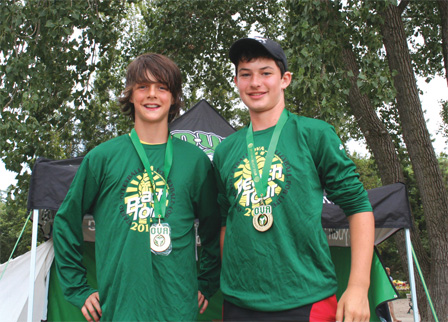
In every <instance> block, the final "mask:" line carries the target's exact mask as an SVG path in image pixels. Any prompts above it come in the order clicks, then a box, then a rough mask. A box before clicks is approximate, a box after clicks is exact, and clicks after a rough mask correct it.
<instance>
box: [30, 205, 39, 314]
mask: <svg viewBox="0 0 448 322" xmlns="http://www.w3.org/2000/svg"><path fill="white" fill-rule="evenodd" d="M38 224H39V210H38V209H34V210H33V234H32V237H31V260H30V280H29V292H28V317H27V321H28V322H32V321H33V307H34V279H35V276H36V248H37V225H38Z"/></svg>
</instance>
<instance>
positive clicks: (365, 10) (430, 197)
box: [287, 1, 447, 320]
mask: <svg viewBox="0 0 448 322" xmlns="http://www.w3.org/2000/svg"><path fill="white" fill-rule="evenodd" d="M290 4H291V5H290V7H289V9H290V21H291V26H290V29H289V31H290V33H289V34H288V37H287V39H288V40H289V42H290V48H291V50H292V51H293V52H294V54H293V55H292V56H293V57H295V59H296V64H297V65H299V66H301V68H302V70H301V71H299V80H298V82H299V83H298V84H296V86H295V88H296V89H301V90H302V91H303V92H301V93H300V94H301V95H298V94H297V92H296V93H293V95H295V96H297V97H299V98H298V100H300V101H301V104H302V105H305V106H307V105H308V106H309V105H312V104H313V102H319V103H320V102H322V103H325V105H326V106H328V107H331V104H333V105H334V106H337V104H340V105H346V106H350V110H351V111H347V109H342V110H343V111H344V112H345V113H347V116H345V117H346V118H348V117H349V114H350V112H351V113H352V115H353V116H354V117H355V119H356V121H357V124H358V125H359V128H360V130H361V131H362V133H363V135H364V137H365V138H366V141H367V143H368V145H369V148H370V149H371V151H372V153H373V155H374V156H375V160H376V161H377V164H378V168H379V171H380V176H381V179H382V182H383V184H387V183H392V182H395V181H403V180H404V179H405V176H404V173H403V166H405V165H406V164H407V160H408V158H409V160H410V161H411V162H412V166H413V171H414V173H415V177H416V183H417V185H418V187H419V193H420V197H421V200H422V204H423V209H424V211H425V218H426V224H427V226H428V225H431V224H430V223H431V222H432V223H433V224H434V223H435V222H439V224H440V223H444V224H443V225H439V227H438V228H436V227H434V226H433V227H432V228H429V226H428V234H429V236H430V238H429V241H430V249H431V253H430V256H431V262H430V261H429V257H428V254H427V253H426V252H425V249H424V247H423V246H422V245H421V243H420V238H419V237H418V236H419V232H418V230H415V231H414V233H413V243H414V247H415V249H416V252H417V254H418V257H419V258H420V261H421V264H422V268H423V272H424V273H425V276H426V278H427V279H429V280H430V283H429V284H430V288H431V289H432V290H431V291H432V294H433V298H436V301H437V302H438V303H437V304H436V309H437V311H438V312H439V314H440V313H441V317H442V319H443V317H446V314H447V311H446V307H447V306H446V301H447V297H446V295H443V294H441V292H442V290H444V289H446V286H447V285H445V284H444V282H440V280H444V281H446V280H447V279H446V270H445V269H443V268H442V266H443V263H444V261H443V259H442V255H441V254H442V253H445V254H446V248H447V241H446V231H445V230H446V224H445V223H446V217H445V216H444V213H445V212H446V210H447V208H445V207H446V202H445V199H446V198H447V194H446V189H445V187H444V184H443V180H442V177H441V173H440V169H439V167H438V165H437V159H436V157H435V153H434V150H433V148H432V146H431V142H430V137H429V133H428V131H427V129H426V123H425V120H424V118H423V112H422V108H421V104H420V101H419V97H418V90H417V86H416V80H415V76H414V70H413V68H412V67H413V66H412V62H413V61H412V60H411V56H410V53H409V48H408V47H407V37H406V36H407V35H406V34H405V32H404V24H403V21H402V19H403V18H402V16H401V14H402V13H403V10H404V9H405V8H407V7H406V6H407V5H409V6H410V4H409V3H408V2H407V1H404V2H401V3H400V6H395V5H393V4H391V3H389V2H383V1H378V2H377V1H370V2H358V1H349V3H348V7H347V8H345V9H343V8H342V5H340V4H338V3H334V2H329V1H313V2H310V1H292V2H291V3H290ZM293 44H300V45H299V46H296V47H294V45H293ZM383 46H384V48H385V49H386V52H384V50H383ZM414 64H415V66H416V68H418V67H419V65H418V62H415V61H414ZM309 66H311V68H309V69H306V68H307V67H309ZM423 68H424V67H422V69H423ZM344 73H345V76H344ZM309 80H311V81H309ZM301 81H302V84H301V83H300V82H301ZM347 81H349V83H348V84H349V85H347ZM338 83H339V84H338ZM308 84H311V85H308ZM316 84H317V85H316ZM312 85H315V86H316V87H315V88H312V87H311V86H312ZM385 88H386V89H387V88H390V89H393V90H392V91H390V90H389V91H384V89H385ZM303 89H305V90H303ZM309 89H311V91H309ZM331 91H333V92H331ZM329 92H330V93H332V94H334V95H333V97H335V98H336V102H331V101H330V99H331V97H330V96H329V95H328V93H329ZM347 92H348V95H346V94H347ZM326 94H327V95H326ZM391 94H393V96H391ZM344 95H345V97H344ZM314 104H315V103H314ZM322 105H323V104H322ZM330 110H332V109H331V108H330ZM397 112H398V113H397ZM330 113H331V112H330ZM330 115H331V114H330ZM430 182H435V183H436V184H435V185H431V184H430ZM436 195H437V196H438V197H436ZM434 198H438V200H437V201H436V200H435V199H434ZM435 205H437V208H438V210H436V209H434V208H435V207H434V206H435ZM442 234H443V236H442ZM398 245H403V243H397V246H398ZM435 248H438V249H437V250H435ZM400 253H402V254H404V252H403V251H401V252H400ZM436 258H438V259H437V260H436V261H435V262H434V259H436ZM445 266H446V263H445ZM433 281H434V282H433ZM441 284H442V285H441ZM419 299H420V300H421V303H422V304H423V305H422V308H421V312H422V317H423V319H424V320H425V319H428V318H429V317H428V315H427V312H428V311H427V310H426V307H425V302H424V301H423V300H424V294H423V292H422V290H421V288H419Z"/></svg>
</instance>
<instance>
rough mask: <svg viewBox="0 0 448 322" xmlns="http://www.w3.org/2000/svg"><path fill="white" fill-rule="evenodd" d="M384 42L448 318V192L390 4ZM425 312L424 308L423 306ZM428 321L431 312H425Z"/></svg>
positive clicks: (440, 307) (435, 289)
mask: <svg viewBox="0 0 448 322" xmlns="http://www.w3.org/2000/svg"><path fill="white" fill-rule="evenodd" d="M381 15H382V16H383V18H384V23H383V25H382V26H381V32H382V36H383V43H384V45H385V48H386V53H387V59H388V63H389V68H390V69H391V71H395V72H396V76H394V86H395V88H396V90H397V100H396V106H397V109H398V113H399V116H400V121H401V125H402V130H403V140H404V142H405V144H406V147H407V150H408V153H409V157H410V159H411V163H412V167H413V169H414V173H415V177H416V181H417V186H418V189H419V191H420V195H421V199H422V205H423V209H424V213H425V219H426V224H427V230H428V236H429V244H430V252H431V265H430V274H429V275H427V276H424V277H425V279H426V281H427V284H428V285H429V291H430V295H431V297H432V300H433V302H434V306H435V309H436V312H437V314H438V317H439V319H440V321H447V320H448V295H447V293H448V292H447V290H448V269H447V267H448V265H447V255H448V234H447V233H446V228H447V227H448V217H447V216H446V214H447V213H448V194H447V191H446V187H445V183H444V182H443V179H442V175H441V171H440V168H439V165H438V162H437V157H436V155H435V152H434V148H433V147H432V144H431V138H430V135H429V132H428V129H427V128H426V122H425V118H424V115H423V111H422V107H421V103H420V99H419V96H418V90H417V84H416V79H415V76H414V72H413V70H412V64H411V57H410V54H409V48H408V46H407V42H406V35H405V31H404V27H403V22H402V19H401V15H400V11H399V10H398V8H397V7H396V6H394V5H389V6H387V8H386V9H385V10H384V12H382V13H381ZM422 312H424V311H423V310H422ZM422 319H423V320H424V321H427V320H429V319H430V316H422Z"/></svg>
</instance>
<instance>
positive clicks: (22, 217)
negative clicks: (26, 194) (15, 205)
mask: <svg viewBox="0 0 448 322" xmlns="http://www.w3.org/2000/svg"><path fill="white" fill-rule="evenodd" d="M27 217H28V214H27V213H26V212H25V210H23V209H22V210H19V211H15V210H13V209H11V208H8V207H7V205H6V204H5V203H4V202H3V201H2V202H0V263H5V262H6V261H8V259H9V257H10V255H11V253H12V251H13V249H14V245H15V244H16V242H17V240H18V238H19V237H20V232H21V231H22V228H23V226H24V224H25V222H26V220H27ZM31 235H32V222H31V221H29V222H28V223H27V225H26V228H25V231H24V232H23V235H22V238H21V239H20V241H19V243H18V244H17V248H16V250H15V252H14V255H13V258H15V257H17V256H20V255H22V254H24V253H26V252H28V251H29V250H30V249H31ZM42 240H43V236H42V233H41V232H40V231H39V236H38V241H42ZM0 274H1V272H0Z"/></svg>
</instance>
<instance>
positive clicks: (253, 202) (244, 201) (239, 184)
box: [234, 147, 285, 216]
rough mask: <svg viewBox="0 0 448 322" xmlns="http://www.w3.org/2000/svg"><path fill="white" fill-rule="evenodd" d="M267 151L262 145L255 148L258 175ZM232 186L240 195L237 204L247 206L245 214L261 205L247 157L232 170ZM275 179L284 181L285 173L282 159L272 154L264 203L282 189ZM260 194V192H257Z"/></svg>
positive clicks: (250, 212)
mask: <svg viewBox="0 0 448 322" xmlns="http://www.w3.org/2000/svg"><path fill="white" fill-rule="evenodd" d="M266 154H267V151H266V150H265V148H264V147H258V148H255V158H256V160H257V166H258V171H259V173H260V177H261V174H262V171H263V170H262V169H263V167H264V164H265V161H266V160H265V158H266ZM234 178H235V183H234V188H235V189H236V190H237V194H238V196H241V197H240V199H239V201H238V202H239V204H240V205H241V206H242V207H244V208H247V209H246V210H249V209H250V211H246V212H245V215H246V216H251V215H253V214H252V208H255V207H257V206H260V205H261V199H260V197H259V196H258V195H257V193H256V192H255V185H254V182H253V179H252V173H251V169H250V163H249V159H247V158H245V159H244V160H243V161H242V163H241V164H240V165H239V166H238V167H237V169H236V171H235V172H234ZM276 181H277V182H278V181H282V182H284V181H285V174H284V173H283V161H282V160H281V159H280V158H279V157H278V156H277V155H275V154H274V157H273V160H272V164H271V169H270V170H269V177H268V185H267V189H266V191H265V192H264V194H266V195H265V196H264V197H263V201H264V204H265V205H268V204H270V203H271V202H272V200H273V198H274V197H275V196H278V195H279V194H280V192H281V191H282V188H281V187H280V186H279V185H278V184H277V183H276ZM259 193H260V194H261V193H262V192H259Z"/></svg>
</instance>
